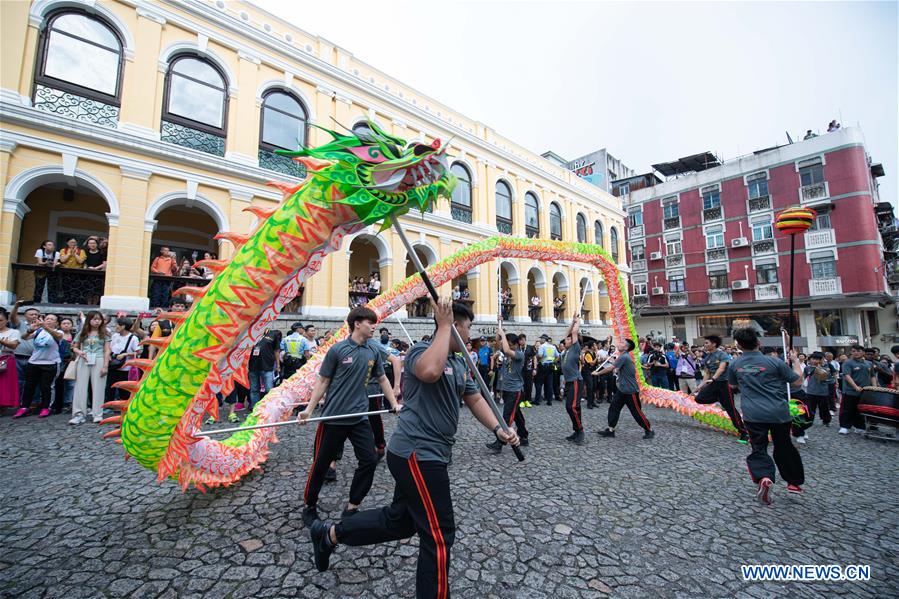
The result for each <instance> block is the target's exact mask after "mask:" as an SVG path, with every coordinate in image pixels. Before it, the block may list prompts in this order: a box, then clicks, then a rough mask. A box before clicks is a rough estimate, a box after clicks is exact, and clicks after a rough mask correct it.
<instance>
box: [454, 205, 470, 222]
mask: <svg viewBox="0 0 899 599" xmlns="http://www.w3.org/2000/svg"><path fill="white" fill-rule="evenodd" d="M450 216H452V218H453V220H454V221H458V222H460V223H468V224H471V208H470V207H468V206H462V205H460V204H452V203H451V204H450Z"/></svg>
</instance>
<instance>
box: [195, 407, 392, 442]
mask: <svg viewBox="0 0 899 599" xmlns="http://www.w3.org/2000/svg"><path fill="white" fill-rule="evenodd" d="M390 412H391V410H375V411H374V412H357V413H355V414H339V415H337V416H319V417H318V418H309V419H308V420H306V422H327V421H328V420H340V419H342V418H357V417H358V418H362V417H363V416H377V415H379V414H389V413H390ZM289 424H299V422H298V421H297V420H282V421H281V422H269V423H267V424H252V425H250V426H235V427H233V428H220V429H217V430H208V431H200V432H198V433H197V434H195V435H194V436H195V437H204V436H208V435H224V434H225V433H239V432H241V431H253V430H256V429H260V428H275V427H278V426H287V425H289Z"/></svg>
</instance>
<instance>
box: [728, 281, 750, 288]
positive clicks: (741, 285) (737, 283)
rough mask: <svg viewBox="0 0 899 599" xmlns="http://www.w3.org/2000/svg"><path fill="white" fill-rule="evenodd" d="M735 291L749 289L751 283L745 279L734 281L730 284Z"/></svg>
mask: <svg viewBox="0 0 899 599" xmlns="http://www.w3.org/2000/svg"><path fill="white" fill-rule="evenodd" d="M730 286H731V287H732V288H733V289H749V281H747V280H746V279H743V280H741V281H734V282H733V283H731V284H730Z"/></svg>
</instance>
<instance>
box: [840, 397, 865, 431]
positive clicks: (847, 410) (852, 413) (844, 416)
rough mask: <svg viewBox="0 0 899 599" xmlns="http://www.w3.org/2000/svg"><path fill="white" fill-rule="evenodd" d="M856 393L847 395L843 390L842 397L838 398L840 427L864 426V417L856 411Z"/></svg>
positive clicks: (857, 399)
mask: <svg viewBox="0 0 899 599" xmlns="http://www.w3.org/2000/svg"><path fill="white" fill-rule="evenodd" d="M860 399H861V397H860V396H858V395H849V394H848V393H846V392H845V391H843V399H841V400H840V428H852V427H853V426H854V427H856V428H865V419H864V417H862V415H861V414H859V412H858V402H859V400H860Z"/></svg>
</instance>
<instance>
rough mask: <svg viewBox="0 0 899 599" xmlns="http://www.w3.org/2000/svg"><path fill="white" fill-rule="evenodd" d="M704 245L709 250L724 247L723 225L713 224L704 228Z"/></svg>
mask: <svg viewBox="0 0 899 599" xmlns="http://www.w3.org/2000/svg"><path fill="white" fill-rule="evenodd" d="M705 247H706V249H709V250H711V249H715V248H723V247H724V227H723V226H722V225H715V226H714V227H709V228H707V229H706V230H705Z"/></svg>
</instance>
